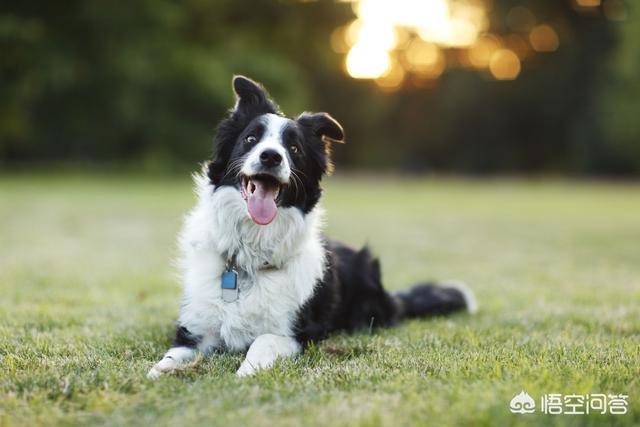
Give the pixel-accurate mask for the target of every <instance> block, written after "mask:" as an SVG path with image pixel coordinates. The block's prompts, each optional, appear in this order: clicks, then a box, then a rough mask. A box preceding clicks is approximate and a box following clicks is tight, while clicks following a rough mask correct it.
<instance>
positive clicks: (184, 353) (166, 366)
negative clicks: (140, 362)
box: [147, 326, 219, 379]
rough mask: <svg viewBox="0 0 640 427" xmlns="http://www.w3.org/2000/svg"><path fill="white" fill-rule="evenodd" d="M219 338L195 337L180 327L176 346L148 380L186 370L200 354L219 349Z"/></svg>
mask: <svg viewBox="0 0 640 427" xmlns="http://www.w3.org/2000/svg"><path fill="white" fill-rule="evenodd" d="M218 343H219V337H218V336H217V335H214V334H205V335H204V336H199V335H193V334H191V333H190V332H189V330H188V329H187V328H186V327H184V326H178V328H177V330H176V338H175V340H174V344H173V345H174V346H173V347H171V348H170V349H169V351H167V352H166V353H165V354H164V356H163V357H162V360H160V361H159V362H158V363H156V364H155V365H154V366H153V368H151V370H150V371H149V373H148V374H147V378H150V379H156V378H158V377H159V376H160V375H162V374H166V373H170V372H173V371H175V370H176V369H180V368H184V367H185V366H186V365H188V364H189V363H190V362H192V361H194V360H195V359H196V357H197V356H198V355H199V354H205V355H206V354H208V353H209V352H211V350H213V349H214V348H215V347H217V345H218Z"/></svg>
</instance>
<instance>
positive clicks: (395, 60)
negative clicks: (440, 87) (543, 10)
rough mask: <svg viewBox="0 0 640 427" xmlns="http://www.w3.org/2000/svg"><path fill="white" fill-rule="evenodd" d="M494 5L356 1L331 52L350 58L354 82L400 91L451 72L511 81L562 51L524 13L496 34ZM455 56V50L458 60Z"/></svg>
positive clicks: (511, 16) (512, 14) (481, 1)
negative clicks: (541, 57)
mask: <svg viewBox="0 0 640 427" xmlns="http://www.w3.org/2000/svg"><path fill="white" fill-rule="evenodd" d="M585 1H587V0H585ZM488 4H490V2H487V1H485V0H394V1H389V0H353V1H352V2H351V5H352V8H353V11H354V13H355V15H356V19H354V20H353V21H351V22H350V23H349V24H347V25H345V26H343V27H340V28H337V29H336V30H335V31H334V32H333V34H332V35H331V45H332V47H333V49H334V51H336V52H338V53H343V54H346V56H345V69H346V72H347V73H348V74H349V75H350V76H351V77H353V78H356V79H372V80H375V81H376V83H378V85H379V86H380V87H381V88H387V89H389V88H398V87H400V86H401V85H402V84H403V83H404V82H405V81H406V80H407V79H408V78H412V81H413V80H415V79H417V80H419V81H424V80H425V79H426V80H434V79H437V78H439V77H440V75H441V74H442V73H443V72H444V71H445V70H446V69H448V68H453V67H465V68H475V69H477V70H479V71H483V73H484V75H485V76H487V77H489V78H493V79H496V80H512V79H515V78H517V77H518V75H519V74H520V70H521V66H522V61H524V60H525V59H526V58H528V57H529V56H531V55H534V54H536V53H537V52H542V53H544V52H554V51H556V50H557V49H558V48H559V45H560V39H559V37H558V33H557V32H556V30H555V29H554V27H553V26H552V25H550V24H547V23H543V22H539V21H538V19H537V17H536V16H535V15H534V13H533V12H532V11H531V10H529V9H527V8H525V7H523V6H515V7H513V8H511V9H510V10H509V12H508V14H507V15H506V17H505V21H504V23H503V24H504V25H503V24H500V26H502V27H503V28H506V29H507V30H510V31H511V33H510V34H500V35H498V34H495V33H492V32H491V31H490V22H489V14H488V6H487V5H488ZM450 51H455V52H454V54H455V56H453V58H454V60H453V61H451V55H450V54H448V53H447V52H450ZM456 58H458V59H456ZM413 77H415V79H413Z"/></svg>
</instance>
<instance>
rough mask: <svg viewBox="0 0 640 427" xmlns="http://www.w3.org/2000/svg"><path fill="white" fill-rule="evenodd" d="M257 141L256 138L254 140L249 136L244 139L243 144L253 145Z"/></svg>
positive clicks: (253, 137)
mask: <svg viewBox="0 0 640 427" xmlns="http://www.w3.org/2000/svg"><path fill="white" fill-rule="evenodd" d="M257 141H258V138H256V137H255V136H253V135H249V136H247V137H246V138H245V139H244V142H246V143H248V144H255V143H256V142H257Z"/></svg>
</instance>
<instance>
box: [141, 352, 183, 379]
mask: <svg viewBox="0 0 640 427" xmlns="http://www.w3.org/2000/svg"><path fill="white" fill-rule="evenodd" d="M176 366H177V363H176V361H175V360H173V359H172V358H170V357H165V358H164V359H162V360H161V361H159V362H158V363H156V364H155V365H154V366H153V368H151V369H150V370H149V372H148V373H147V378H149V379H150V380H155V379H157V378H159V377H160V376H161V375H162V374H166V373H169V372H173V370H175V368H176Z"/></svg>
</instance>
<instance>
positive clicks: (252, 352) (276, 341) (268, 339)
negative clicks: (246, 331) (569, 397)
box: [236, 334, 302, 377]
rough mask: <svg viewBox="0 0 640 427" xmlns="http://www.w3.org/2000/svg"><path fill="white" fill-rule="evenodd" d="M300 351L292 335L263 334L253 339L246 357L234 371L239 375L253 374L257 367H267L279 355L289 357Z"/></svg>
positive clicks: (300, 347)
mask: <svg viewBox="0 0 640 427" xmlns="http://www.w3.org/2000/svg"><path fill="white" fill-rule="evenodd" d="M301 351H302V346H301V345H300V343H299V342H298V341H297V340H296V339H295V338H292V337H284V336H281V335H273V334H264V335H260V336H259V337H258V338H256V339H255V341H254V342H253V344H251V347H249V351H248V352H247V357H246V358H245V359H244V361H243V362H242V364H241V365H240V369H238V371H237V372H236V375H237V376H239V377H246V376H249V375H253V374H255V373H256V371H257V370H259V369H264V368H269V367H271V366H272V365H273V362H275V360H276V359H277V358H279V357H291V356H294V355H296V354H298V353H300V352H301Z"/></svg>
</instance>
